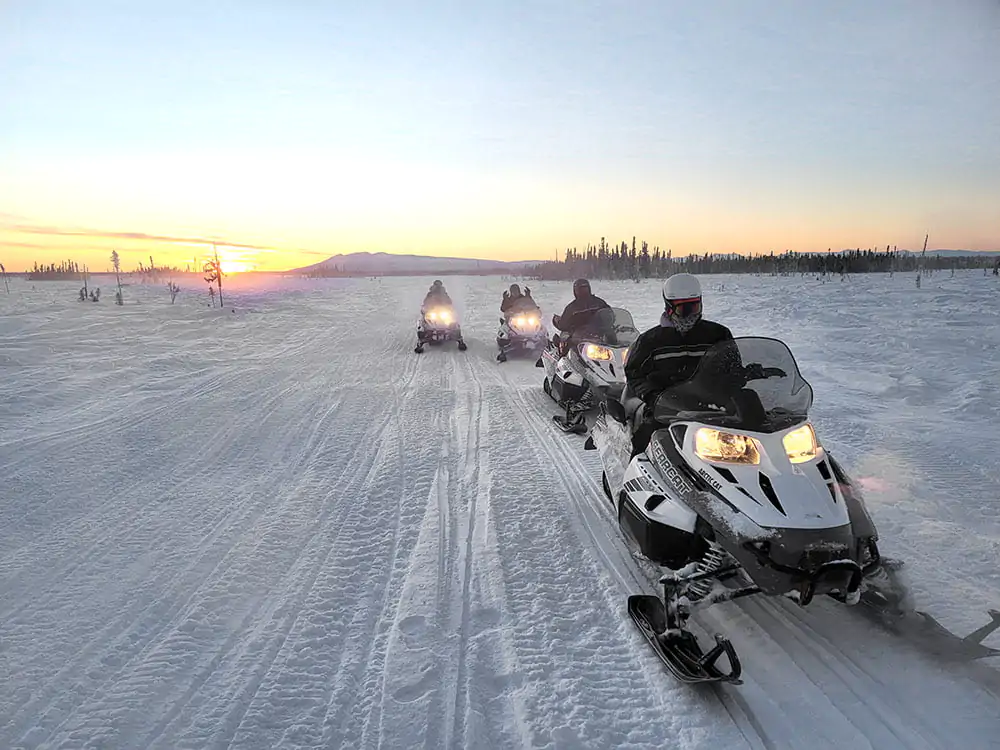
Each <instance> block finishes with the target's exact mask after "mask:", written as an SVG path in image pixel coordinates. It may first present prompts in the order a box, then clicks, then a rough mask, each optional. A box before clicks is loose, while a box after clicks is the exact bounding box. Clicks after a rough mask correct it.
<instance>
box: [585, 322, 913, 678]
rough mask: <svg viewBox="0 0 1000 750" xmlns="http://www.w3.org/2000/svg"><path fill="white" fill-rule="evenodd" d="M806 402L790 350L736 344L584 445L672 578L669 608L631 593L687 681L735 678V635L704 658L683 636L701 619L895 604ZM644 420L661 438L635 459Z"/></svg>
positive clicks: (868, 523)
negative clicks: (774, 600)
mask: <svg viewBox="0 0 1000 750" xmlns="http://www.w3.org/2000/svg"><path fill="white" fill-rule="evenodd" d="M811 404H812V388H811V387H810V386H809V384H808V383H807V382H806V381H805V380H804V379H803V378H802V375H801V374H800V373H799V369H798V366H797V365H796V363H795V359H794V357H793V356H792V353H791V352H790V351H789V349H788V347H787V346H786V345H785V344H783V343H782V342H780V341H777V340H775V339H766V338H740V339H736V340H735V341H724V342H720V343H719V344H716V345H715V346H714V347H712V348H711V349H710V350H708V351H707V352H706V353H705V355H704V356H703V357H702V360H701V362H700V364H699V366H698V369H697V370H696V371H695V374H694V375H693V376H692V377H691V378H690V379H689V380H687V381H685V382H683V383H681V384H679V385H677V386H674V387H672V388H670V389H667V390H666V391H664V392H663V393H662V394H660V396H659V397H658V398H657V400H656V402H655V404H654V406H653V407H652V410H651V411H652V414H649V415H647V414H644V412H643V410H644V408H645V407H643V406H641V402H639V401H638V400H637V399H633V398H630V396H629V392H626V393H625V398H624V399H623V400H622V401H608V402H606V403H605V405H603V406H602V408H601V414H600V415H599V416H598V418H597V420H596V422H595V424H594V427H593V429H592V431H591V436H590V438H588V440H587V443H586V446H585V447H586V448H587V449H588V450H593V449H597V450H598V451H599V452H600V455H601V461H602V464H603V466H604V474H603V476H602V481H603V483H604V491H605V493H606V494H607V495H608V498H609V499H610V500H611V501H612V503H613V504H614V506H615V509H616V511H617V516H618V523H619V526H620V528H621V531H622V532H623V534H624V535H625V537H626V539H627V540H628V542H629V543H630V545H631V546H633V547H637V548H638V551H639V552H640V553H641V555H642V556H644V557H645V558H647V559H649V560H650V561H652V562H653V563H655V564H658V565H660V566H662V567H664V568H666V571H665V575H663V576H662V578H660V583H661V584H662V586H663V598H662V599H660V598H659V597H657V596H650V595H634V596H630V597H629V599H628V612H629V615H630V616H631V617H632V619H633V620H634V621H635V623H636V625H637V626H638V627H639V629H640V631H641V632H642V633H643V635H644V636H645V637H646V639H647V640H648V641H649V643H650V644H651V645H652V647H653V649H654V650H655V651H656V653H657V655H658V656H659V657H660V659H661V660H662V661H663V663H664V664H665V665H666V666H667V667H668V668H669V670H670V671H671V672H672V673H673V674H674V675H675V676H676V677H678V678H679V679H680V680H682V681H684V682H712V681H728V682H735V683H738V682H739V681H740V680H739V677H740V672H741V666H740V662H739V659H738V657H737V655H736V652H735V650H734V649H733V647H732V645H731V644H730V642H729V641H728V640H727V639H726V638H724V637H722V636H721V635H716V636H715V645H714V647H713V648H712V649H711V650H709V651H708V653H705V652H703V651H702V649H701V647H700V645H699V644H698V640H697V638H696V637H695V636H694V634H693V633H691V632H690V631H689V630H688V629H687V628H686V622H687V620H688V618H689V617H690V615H691V614H692V613H693V612H694V611H696V610H697V609H699V608H702V607H707V606H710V605H712V604H716V603H719V602H723V601H728V600H731V599H737V598H739V597H744V596H749V595H752V594H759V593H762V594H765V595H770V596H780V595H784V596H788V597H790V598H792V599H794V600H796V601H797V602H798V603H799V604H800V605H803V606H805V605H807V604H809V602H810V601H811V600H812V599H813V598H814V597H815V596H816V595H820V594H827V595H829V596H831V597H833V598H834V599H836V600H838V601H841V602H843V603H845V604H855V603H857V602H858V601H859V600H860V599H861V597H862V595H864V596H866V597H867V598H866V600H865V603H866V604H869V605H871V606H876V607H880V606H891V605H892V604H893V603H894V602H893V601H892V599H893V597H894V596H896V594H895V592H893V591H892V590H891V586H889V585H886V587H885V588H884V589H881V588H879V586H880V584H887V579H886V575H885V570H883V567H884V566H883V565H882V562H881V558H880V555H879V550H878V546H877V541H878V533H877V531H876V529H875V525H874V523H873V522H872V519H871V517H870V516H869V514H868V511H867V509H866V508H865V504H864V501H863V499H862V497H861V493H860V491H859V490H858V488H857V487H856V486H855V485H854V484H852V482H851V480H850V479H849V478H848V477H847V475H846V474H845V473H844V470H843V469H842V468H841V467H840V465H839V464H838V463H837V462H836V461H835V460H834V458H833V457H832V456H831V455H830V454H829V453H828V452H827V451H826V450H824V449H823V447H822V446H821V445H820V443H819V441H818V440H817V438H816V434H815V432H814V430H813V427H812V425H811V424H810V423H809V422H808V421H807V415H808V411H809V407H810V406H811ZM648 418H652V419H653V420H654V421H655V423H656V425H657V429H656V431H655V432H653V434H652V437H651V439H650V441H649V444H648V446H647V447H646V448H645V450H644V451H642V452H639V453H638V454H637V455H635V456H632V453H633V450H632V432H633V430H634V427H635V426H636V425H638V424H639V423H640V422H641V421H642V420H644V419H648ZM885 567H888V566H885ZM723 655H725V656H726V657H727V660H728V662H729V669H728V671H724V670H723V669H722V668H720V665H719V660H720V658H721V657H722V656H723Z"/></svg>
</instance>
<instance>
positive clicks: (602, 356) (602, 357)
mask: <svg viewBox="0 0 1000 750" xmlns="http://www.w3.org/2000/svg"><path fill="white" fill-rule="evenodd" d="M583 353H584V354H586V355H587V358H588V359H593V360H596V361H598V362H609V361H610V360H611V359H613V358H614V353H613V352H612V351H611V350H610V349H608V347H606V346H600V345H599V344H587V346H586V347H585V348H584V350H583Z"/></svg>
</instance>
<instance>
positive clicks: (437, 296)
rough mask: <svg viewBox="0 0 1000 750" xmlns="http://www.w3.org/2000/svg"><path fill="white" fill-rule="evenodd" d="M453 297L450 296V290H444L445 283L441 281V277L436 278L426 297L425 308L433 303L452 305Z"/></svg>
mask: <svg viewBox="0 0 1000 750" xmlns="http://www.w3.org/2000/svg"><path fill="white" fill-rule="evenodd" d="M451 304H452V303H451V297H449V296H448V292H446V291H445V290H444V284H442V283H441V280H440V279H436V280H435V281H434V283H433V284H431V288H430V289H428V290H427V296H426V297H424V304H423V306H422V307H423V309H427V308H428V307H430V306H431V305H447V306H448V307H451Z"/></svg>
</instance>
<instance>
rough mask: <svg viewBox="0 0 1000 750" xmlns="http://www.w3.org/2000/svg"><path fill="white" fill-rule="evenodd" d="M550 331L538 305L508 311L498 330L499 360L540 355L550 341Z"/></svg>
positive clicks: (501, 319)
mask: <svg viewBox="0 0 1000 750" xmlns="http://www.w3.org/2000/svg"><path fill="white" fill-rule="evenodd" d="M548 339H549V332H548V330H547V329H546V327H545V323H544V322H542V311H541V310H539V309H538V308H537V307H535V308H527V309H523V310H517V311H510V312H507V313H506V314H505V315H504V316H503V317H502V318H500V330H498V331H497V348H498V349H499V350H500V353H499V354H497V362H506V361H507V359H508V357H512V356H517V355H525V356H527V355H530V356H532V357H536V358H537V357H538V356H539V355H540V354H541V352H542V350H543V349H545V346H546V345H547V343H548Z"/></svg>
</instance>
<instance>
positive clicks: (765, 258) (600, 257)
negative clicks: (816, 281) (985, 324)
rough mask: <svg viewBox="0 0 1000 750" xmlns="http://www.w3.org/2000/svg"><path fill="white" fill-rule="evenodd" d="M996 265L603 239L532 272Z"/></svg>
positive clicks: (845, 270)
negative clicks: (692, 249)
mask: <svg viewBox="0 0 1000 750" xmlns="http://www.w3.org/2000/svg"><path fill="white" fill-rule="evenodd" d="M969 268H983V269H986V268H993V269H994V270H996V269H998V268H1000V256H997V255H995V254H987V253H981V254H975V255H936V254H934V253H931V254H930V255H928V254H927V253H926V251H923V252H921V253H911V252H907V251H905V250H903V251H900V250H898V249H896V248H895V247H890V246H888V245H887V246H886V249H885V250H876V249H874V248H869V249H865V250H862V249H861V248H857V249H854V250H846V251H840V252H832V251H831V250H828V251H827V252H826V253H794V252H791V251H786V252H784V253H774V252H773V251H772V252H771V253H767V254H763V253H761V254H750V255H740V254H736V253H727V254H718V253H706V254H704V255H699V254H692V255H686V256H683V257H678V258H674V257H673V253H672V251H670V250H667V251H666V252H665V253H664V252H662V251H661V250H660V248H659V247H655V246H654V247H653V248H650V247H649V244H648V243H646V242H642V243H641V244H639V245H637V244H636V239H635V238H634V237H633V238H632V242H631V244H629V243H628V242H622V243H621V244H619V245H609V244H608V243H607V242H606V240H605V238H603V237H602V238H601V242H600V244H598V245H588V246H587V248H586V250H584V251H583V252H581V251H579V250H577V249H576V248H575V247H574V248H568V249H567V250H566V252H565V255H564V258H563V260H561V261H548V262H545V263H541V264H539V265H538V266H536V267H535V268H534V269H533V273H531V274H530V275H532V276H534V277H535V278H540V279H553V280H561V279H571V278H578V277H587V278H597V279H645V278H663V277H666V276H670V275H671V274H674V273H681V272H687V273H694V274H711V273H725V274H756V275H773V276H779V275H792V274H805V273H808V274H816V275H820V276H823V275H827V274H835V275H841V276H843V275H847V274H855V273H893V272H906V271H917V272H920V271H926V272H931V271H937V270H948V269H969Z"/></svg>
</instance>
